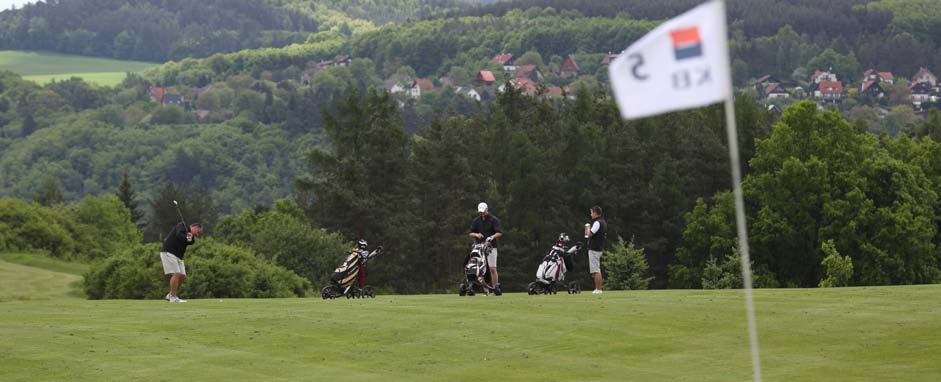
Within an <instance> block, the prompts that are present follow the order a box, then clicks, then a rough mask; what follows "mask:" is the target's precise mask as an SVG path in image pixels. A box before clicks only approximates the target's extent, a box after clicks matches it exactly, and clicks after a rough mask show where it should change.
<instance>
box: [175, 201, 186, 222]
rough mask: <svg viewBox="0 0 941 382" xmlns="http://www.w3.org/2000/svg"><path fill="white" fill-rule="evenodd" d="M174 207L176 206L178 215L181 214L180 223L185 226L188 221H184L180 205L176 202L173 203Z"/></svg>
mask: <svg viewBox="0 0 941 382" xmlns="http://www.w3.org/2000/svg"><path fill="white" fill-rule="evenodd" d="M173 205H174V206H176V213H178V214H180V221H181V222H183V225H184V226H185V225H186V219H183V212H181V211H180V203H177V202H176V200H174V201H173Z"/></svg>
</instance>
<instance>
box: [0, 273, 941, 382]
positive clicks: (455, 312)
mask: <svg viewBox="0 0 941 382" xmlns="http://www.w3.org/2000/svg"><path fill="white" fill-rule="evenodd" d="M0 264H3V263H0ZM8 264H9V263H6V265H4V267H9V265H8ZM20 271H22V270H20ZM40 271H42V272H47V273H51V272H50V271H44V270H37V271H34V272H35V275H36V276H39V277H42V275H41V273H42V272H40ZM7 277H9V275H8V274H7V273H4V274H3V275H2V276H0V280H4V279H6V278H7ZM191 277H199V276H198V275H191ZM20 278H21V279H24V280H25V279H26V278H27V277H26V276H21V277H20ZM43 280H46V281H45V282H46V283H49V284H55V283H59V284H60V285H59V286H58V287H52V286H49V287H47V292H51V291H50V290H48V289H57V288H58V289H60V290H61V288H64V287H65V285H64V284H61V283H64V282H66V281H67V280H60V279H58V278H56V279H54V280H49V279H45V278H44V279H43ZM17 285H18V284H17ZM17 285H12V286H11V285H5V286H4V287H3V289H4V291H3V292H2V293H4V294H9V293H11V292H10V290H9V289H8V288H12V289H14V293H17V292H16V291H15V290H16V289H17V288H19V287H18V286H17ZM32 288H33V289H35V287H32ZM22 292H23V291H20V293H22ZM755 295H756V304H757V310H758V326H759V333H760V341H761V346H762V360H763V363H762V366H763V368H764V377H765V380H766V381H936V380H941V303H939V296H941V286H937V285H933V286H906V287H878V288H841V289H813V290H809V289H777V290H758V291H756V294H755ZM741 296H742V293H741V291H685V290H684V291H679V290H676V291H636V292H635V291H628V292H607V293H605V294H604V295H601V296H593V295H591V294H581V295H575V296H572V295H555V296H527V295H522V294H508V295H504V296H502V297H484V296H476V297H458V296H456V295H454V296H451V295H447V296H444V295H437V296H379V297H377V298H375V299H370V300H346V299H340V300H334V301H323V300H321V299H319V298H308V299H272V300H234V299H233V300H230V299H226V300H217V299H205V300H190V302H188V303H186V304H170V303H166V302H163V301H87V300H82V299H78V298H68V297H55V298H48V299H33V300H18V299H7V300H5V302H2V303H0V338H3V339H4V340H3V341H0V355H2V357H0V380H3V381H39V380H68V381H98V380H134V381H171V380H176V379H179V378H181V377H183V378H185V379H186V380H191V381H203V380H220V381H221V380H224V381H260V380H264V381H295V380H350V381H539V380H553V381H626V380H631V381H746V380H750V375H751V374H750V373H751V367H750V364H749V353H748V338H747V334H746V329H745V320H744V308H743V306H744V305H743V303H742V300H741ZM184 297H185V289H184Z"/></svg>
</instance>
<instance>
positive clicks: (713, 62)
mask: <svg viewBox="0 0 941 382" xmlns="http://www.w3.org/2000/svg"><path fill="white" fill-rule="evenodd" d="M727 36H728V34H727V32H726V26H725V4H724V3H723V2H722V1H721V0H712V1H709V2H707V3H704V4H702V5H700V6H698V7H696V8H693V9H692V10H690V11H688V12H686V13H684V14H682V15H680V16H678V17H676V18H674V19H671V20H669V21H667V22H665V23H663V24H662V25H660V26H659V27H657V28H656V29H654V30H653V31H651V32H650V33H648V34H647V35H645V36H644V37H642V38H641V39H640V40H638V41H637V42H635V43H634V44H633V45H631V46H630V47H628V48H627V49H626V50H624V52H622V53H621V54H620V55H618V57H617V58H616V59H615V60H614V61H613V62H611V65H610V67H609V68H608V70H609V74H610V76H609V77H611V87H612V89H613V90H614V99H615V100H616V101H617V103H618V108H619V109H620V110H621V116H623V117H624V118H625V119H635V118H641V117H647V116H651V115H655V114H660V113H665V112H668V111H673V110H681V109H689V108H694V107H699V106H705V105H708V104H712V103H716V102H721V101H723V100H726V99H728V98H729V97H730V96H731V95H732V82H731V75H730V73H729V72H730V70H729V46H728V40H727Z"/></svg>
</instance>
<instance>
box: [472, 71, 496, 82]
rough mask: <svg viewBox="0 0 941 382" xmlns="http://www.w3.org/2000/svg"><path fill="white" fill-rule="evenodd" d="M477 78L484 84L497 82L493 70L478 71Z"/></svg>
mask: <svg viewBox="0 0 941 382" xmlns="http://www.w3.org/2000/svg"><path fill="white" fill-rule="evenodd" d="M475 80H476V81H477V82H478V83H480V84H482V85H493V83H494V82H497V79H496V77H494V76H493V72H491V71H489V70H481V71H479V72H477V78H476V79H475Z"/></svg>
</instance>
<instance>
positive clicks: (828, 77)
mask: <svg viewBox="0 0 941 382" xmlns="http://www.w3.org/2000/svg"><path fill="white" fill-rule="evenodd" d="M831 70H832V69H831ZM824 81H827V82H837V81H839V80H838V79H837V78H836V74H833V73H831V72H830V70H827V71H825V72H821V71H819V70H815V71H814V74H812V75H811V76H810V82H813V83H814V84H819V83H821V82H824Z"/></svg>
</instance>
